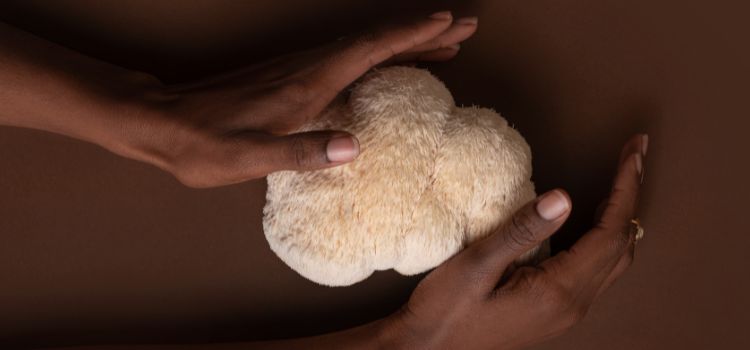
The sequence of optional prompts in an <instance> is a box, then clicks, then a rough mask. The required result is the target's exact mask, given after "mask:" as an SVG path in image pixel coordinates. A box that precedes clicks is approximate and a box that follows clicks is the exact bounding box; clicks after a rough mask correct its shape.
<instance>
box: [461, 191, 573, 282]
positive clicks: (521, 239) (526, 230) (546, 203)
mask: <svg viewBox="0 0 750 350" xmlns="http://www.w3.org/2000/svg"><path fill="white" fill-rule="evenodd" d="M570 208H571V201H570V198H569V197H568V195H567V193H565V191H563V190H561V189H555V190H552V191H549V192H547V193H545V194H543V195H542V196H539V197H537V198H536V199H535V200H533V201H531V202H529V203H528V204H526V205H525V206H523V207H522V208H521V209H520V210H518V211H517V212H516V213H515V214H514V215H513V216H512V217H511V219H510V220H508V221H507V222H506V223H505V224H504V225H503V226H501V227H500V228H499V229H498V230H497V231H496V232H495V233H493V234H492V235H490V236H488V237H486V238H485V239H483V240H481V241H479V242H476V243H474V244H472V245H470V246H469V247H468V248H467V249H466V250H464V251H463V252H461V254H459V255H458V256H457V257H456V259H453V260H452V261H451V263H452V264H453V265H454V266H456V267H458V268H459V269H462V270H464V273H461V274H459V275H464V276H470V277H471V279H472V281H471V282H472V283H478V284H479V286H480V290H481V291H483V292H487V291H491V290H492V289H494V288H495V286H496V285H497V283H498V281H499V280H500V278H501V277H502V275H503V272H504V271H505V270H506V269H507V267H508V266H509V265H510V264H511V263H512V262H513V261H515V260H516V259H518V258H519V257H520V256H521V255H523V254H524V253H526V252H528V251H529V250H531V249H533V248H535V247H536V246H538V245H539V244H541V243H542V242H543V241H544V240H545V239H547V238H548V237H549V236H551V235H552V234H553V233H555V231H557V230H558V229H559V228H560V226H561V225H562V224H563V222H565V220H566V219H567V217H568V215H569V213H570ZM466 269H468V273H466V271H465V270H466Z"/></svg>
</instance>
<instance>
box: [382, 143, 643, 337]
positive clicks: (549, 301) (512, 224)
mask: <svg viewBox="0 0 750 350" xmlns="http://www.w3.org/2000/svg"><path fill="white" fill-rule="evenodd" d="M642 140H643V141H642ZM645 149H646V146H645V139H644V138H642V135H636V136H635V137H633V138H632V139H631V140H630V141H629V142H628V143H627V144H626V146H625V148H624V149H623V151H622V156H621V157H620V159H621V160H620V163H619V166H618V172H617V175H616V177H615V180H614V184H613V187H612V191H611V194H610V197H609V200H608V201H607V205H606V208H605V210H604V213H603V214H602V216H601V219H600V220H599V221H598V222H597V223H596V225H595V226H594V227H593V228H592V229H591V230H589V231H588V232H587V233H586V234H584V235H583V236H582V237H581V238H580V239H579V241H578V242H577V243H576V244H575V245H574V246H573V247H571V248H570V249H569V250H567V251H563V252H560V253H558V254H557V255H555V256H553V257H551V258H549V259H547V260H545V261H543V262H542V263H540V264H538V265H536V266H524V267H521V268H518V269H517V270H515V271H513V272H512V273H511V274H510V276H509V277H508V278H507V280H503V279H502V276H504V274H505V273H506V270H507V268H508V266H509V265H510V264H511V263H512V262H513V261H514V260H515V259H516V258H518V257H519V256H520V255H522V254H523V253H525V252H527V251H528V250H530V249H532V248H533V247H535V246H537V245H538V244H539V243H541V242H542V241H544V240H545V239H547V238H548V237H549V236H550V235H552V234H553V233H554V232H555V231H556V230H557V229H559V228H560V226H562V224H563V223H564V222H565V220H566V219H567V217H568V215H569V213H570V208H571V205H570V198H568V196H567V195H566V194H565V193H564V191H561V190H554V191H550V192H548V193H546V194H544V195H542V196H540V197H539V198H537V200H534V201H531V202H530V203H528V204H527V205H526V206H525V207H523V208H521V209H520V210H519V211H518V212H517V213H516V214H515V216H514V217H513V219H512V220H510V221H509V222H508V224H507V225H505V226H503V227H501V228H499V229H498V230H497V232H495V233H494V234H492V235H490V236H488V237H487V238H485V239H483V240H481V241H479V242H475V243H473V244H472V245H470V246H469V247H468V248H467V249H465V250H464V251H462V252H460V253H459V254H457V255H455V256H454V257H453V258H451V259H449V260H448V261H447V262H445V263H444V264H443V265H441V266H439V267H438V268H437V269H435V270H434V271H432V272H431V273H430V274H429V275H428V276H427V277H425V278H424V279H423V280H422V282H421V283H420V284H419V285H418V286H417V288H416V289H415V291H414V293H413V294H412V296H411V298H410V300H409V302H408V303H407V304H406V305H405V306H404V307H403V308H402V310H401V311H400V312H398V313H396V314H394V315H393V316H391V317H390V318H386V319H384V320H382V321H381V324H382V325H384V326H382V327H383V328H382V329H384V331H382V333H381V334H385V335H384V336H383V337H382V339H384V342H387V343H389V344H393V347H396V348H398V347H403V348H408V349H458V348H460V349H519V348H523V347H526V346H528V345H531V344H534V343H537V342H540V341H542V340H545V339H548V338H550V337H554V336H556V335H559V334H561V333H562V332H564V331H566V330H567V329H569V328H570V327H572V326H573V325H575V324H576V323H577V322H578V321H579V320H581V318H583V317H584V315H585V314H586V311H587V310H588V309H589V307H590V305H591V304H592V303H593V302H594V300H595V299H596V297H597V296H599V295H600V294H601V293H602V292H603V291H604V290H606V289H607V288H608V287H609V286H610V285H611V284H612V283H613V282H614V281H615V280H616V279H617V278H618V277H619V276H620V275H622V273H623V272H624V271H625V269H626V268H627V267H628V266H629V265H630V264H631V263H632V261H633V256H634V247H635V237H634V234H633V232H632V231H631V223H630V220H631V219H632V218H633V217H634V216H635V214H636V206H637V202H638V190H639V187H640V179H641V173H642V166H643V164H642V155H645ZM554 208H557V210H553V209H554Z"/></svg>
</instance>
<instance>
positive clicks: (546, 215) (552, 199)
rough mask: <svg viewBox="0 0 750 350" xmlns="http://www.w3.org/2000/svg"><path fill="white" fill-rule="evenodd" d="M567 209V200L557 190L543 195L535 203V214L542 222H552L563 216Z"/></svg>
mask: <svg viewBox="0 0 750 350" xmlns="http://www.w3.org/2000/svg"><path fill="white" fill-rule="evenodd" d="M568 209H569V206H568V200H567V198H565V196H564V195H563V194H562V193H560V191H558V190H552V191H549V192H547V193H545V194H544V195H542V198H540V199H539V201H538V202H537V203H536V212H537V213H539V216H541V217H542V218H543V219H544V220H547V221H552V220H554V219H557V218H559V217H560V216H561V215H563V214H565V213H566V212H567V211H568Z"/></svg>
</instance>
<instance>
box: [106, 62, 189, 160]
mask: <svg viewBox="0 0 750 350" xmlns="http://www.w3.org/2000/svg"><path fill="white" fill-rule="evenodd" d="M121 81H122V84H121V86H123V88H122V90H121V91H118V92H117V93H115V94H113V95H108V96H104V97H103V98H102V99H101V100H102V101H103V102H102V103H103V104H104V105H105V107H104V109H105V110H106V112H104V113H105V114H106V115H109V116H111V118H104V122H105V123H108V124H109V125H102V127H101V128H100V129H99V130H98V132H97V133H96V134H97V135H98V136H97V139H96V140H94V142H95V143H97V144H99V145H100V146H102V147H104V148H106V149H107V150H109V151H111V152H113V153H115V154H118V155H121V156H123V157H126V158H131V159H134V160H138V161H142V162H146V163H149V164H152V165H155V166H157V167H159V168H162V169H164V170H169V166H170V162H171V159H172V158H173V154H174V153H175V152H178V150H177V147H176V146H177V145H179V144H180V142H179V141H178V140H184V139H185V137H186V136H185V134H186V133H187V132H188V131H189V128H187V127H186V126H185V125H183V124H181V123H179V120H178V118H174V117H172V116H171V113H170V108H169V106H170V105H171V104H172V103H173V102H175V101H176V100H177V99H178V96H176V95H173V94H169V93H168V92H167V91H166V88H165V86H164V85H163V84H162V83H161V82H160V81H158V80H157V79H156V78H154V77H152V76H150V75H147V74H144V73H140V72H129V73H126V74H125V75H124V76H123V77H122V78H121Z"/></svg>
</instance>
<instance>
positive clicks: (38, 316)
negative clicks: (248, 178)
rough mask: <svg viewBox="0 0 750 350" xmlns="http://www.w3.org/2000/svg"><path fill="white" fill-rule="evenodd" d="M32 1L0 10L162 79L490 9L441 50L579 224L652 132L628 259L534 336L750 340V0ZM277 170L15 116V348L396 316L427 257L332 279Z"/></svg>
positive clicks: (9, 291) (444, 70)
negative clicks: (274, 228)
mask: <svg viewBox="0 0 750 350" xmlns="http://www.w3.org/2000/svg"><path fill="white" fill-rule="evenodd" d="M312 3H313V2H303V1H291V2H281V1H255V2H250V1H247V2H237V1H231V0H223V1H210V0H203V1H145V0H138V1H90V2H89V1H56V2H45V1H18V2H3V3H2V4H1V5H0V20H3V21H6V22H8V23H11V24H14V25H16V26H19V27H21V28H24V29H26V30H28V31H31V32H33V33H36V34H37V35H40V36H43V37H46V38H48V39H50V40H54V41H56V42H59V43H62V44H64V45H67V46H69V47H72V48H74V49H77V50H79V51H82V52H85V53H88V54H91V55H94V56H97V57H100V58H102V59H106V60H109V61H112V62H115V63H118V64H121V65H125V66H127V67H131V68H137V69H142V70H146V71H149V72H152V73H155V74H157V75H159V76H160V77H162V78H163V79H165V80H168V81H180V80H188V79H191V78H195V77H198V76H202V75H205V74H210V73H211V72H215V71H221V70H224V69H227V68H232V67H236V66H238V65H241V64H243V63H248V62H253V61H256V60H259V59H262V58H266V57H271V56H274V55H277V54H280V53H284V52H289V51H293V50H298V49H302V48H305V47H309V46H311V45H315V44H316V43H321V42H325V41H328V40H331V39H334V38H336V37H338V36H341V35H343V34H347V33H350V32H352V31H355V30H361V29H363V28H365V27H367V26H369V25H372V24H374V23H377V22H380V21H385V20H388V19H392V18H394V17H399V16H406V15H409V14H412V13H426V11H428V10H440V9H444V8H450V9H454V10H456V11H458V13H459V14H476V15H479V16H480V26H479V27H480V29H479V31H478V33H477V35H476V36H475V37H474V38H472V39H471V40H469V41H467V42H466V43H465V44H464V45H463V48H462V52H461V54H460V56H459V57H458V58H456V59H455V60H453V61H452V62H449V63H444V64H439V65H434V66H431V69H432V70H433V71H434V72H435V73H436V74H437V75H439V76H440V77H441V78H442V79H443V80H444V81H445V82H446V84H447V85H448V87H449V88H450V89H451V90H452V91H453V92H454V95H455V97H456V99H457V101H458V102H459V103H463V104H479V105H482V106H487V107H494V108H496V109H497V110H499V111H501V112H502V113H503V114H504V115H505V117H506V118H507V119H509V120H510V121H511V122H512V123H513V124H514V125H515V126H516V127H517V128H518V129H519V130H520V131H521V133H522V134H523V135H525V136H526V138H527V140H528V142H529V143H530V145H531V147H532V150H533V152H534V156H535V158H534V167H535V170H534V180H535V181H536V183H537V186H538V190H539V191H544V190H547V189H550V188H552V187H556V186H561V187H564V188H566V189H568V191H569V192H570V193H571V195H572V198H573V201H574V207H575V208H574V213H573V218H572V219H571V221H570V222H569V223H568V224H566V226H565V227H564V229H563V232H561V233H560V234H559V235H558V238H557V239H556V241H555V242H556V244H557V246H558V247H560V246H565V244H566V242H569V241H571V240H572V239H575V237H576V235H577V234H578V232H581V231H582V230H584V229H585V228H586V227H587V226H588V225H589V223H590V221H591V218H592V215H593V210H594V207H595V206H596V204H597V202H598V200H599V199H600V198H601V197H602V196H603V195H604V194H605V193H606V192H607V191H608V186H609V182H610V176H611V175H612V171H613V167H614V163H615V160H616V155H617V154H618V152H619V147H620V145H621V144H622V143H623V142H624V141H625V140H626V138H627V137H628V136H629V135H631V134H632V133H634V132H637V131H647V132H648V133H649V134H650V136H651V144H650V146H649V155H648V157H647V159H646V163H645V169H646V170H645V172H646V180H645V183H646V184H645V188H644V190H643V191H644V193H643V196H642V198H643V200H642V206H641V210H640V216H641V218H642V221H643V223H644V226H645V227H646V238H645V240H644V241H643V242H642V243H641V244H640V245H639V246H638V251H637V258H636V261H635V263H634V265H633V266H632V268H631V269H630V270H629V271H628V272H627V273H626V274H625V276H624V277H623V278H622V279H621V280H620V281H619V282H618V283H617V284H615V285H614V287H613V288H612V289H611V290H610V291H609V292H608V293H606V294H605V295H604V296H603V297H602V298H601V299H600V300H599V302H598V303H597V304H596V305H595V306H594V307H593V308H592V309H591V311H590V313H589V315H588V316H587V318H586V319H585V320H584V321H583V322H582V323H581V324H580V325H579V326H577V327H575V328H574V329H573V330H572V331H571V332H569V333H568V334H566V335H564V336H562V337H560V338H558V339H555V340H553V341H550V342H547V343H545V344H542V345H540V346H538V347H537V348H538V349H648V348H653V349H664V348H683V349H704V348H713V347H718V346H726V347H731V348H750V342H749V341H748V340H747V337H746V334H744V332H745V331H746V328H747V326H748V324H750V316H748V314H749V313H748V311H750V307H749V306H750V305H748V304H749V303H748V298H747V295H750V282H748V279H747V275H748V274H747V272H746V268H747V266H748V257H747V255H746V252H747V250H748V245H749V243H750V235H749V234H750V230H748V229H747V228H746V226H745V218H746V217H747V216H748V215H747V214H746V213H745V211H746V210H748V209H749V208H750V206H749V205H747V204H746V203H747V202H746V198H748V196H750V190H749V187H750V186H748V184H747V181H748V175H750V174H749V172H748V164H747V162H748V156H747V150H749V149H750V140H749V138H748V137H747V131H746V130H748V128H747V127H748V123H747V122H746V119H747V117H748V107H747V106H746V105H745V103H746V102H745V101H747V98H748V96H747V95H748V88H747V81H748V80H747V78H748V77H749V76H748V72H749V71H750V69H748V68H750V65H749V64H748V62H750V60H748V58H750V55H748V52H747V50H746V48H747V34H748V33H750V30H749V29H750V28H749V26H748V25H747V24H743V21H744V20H746V18H745V17H746V16H745V14H747V13H748V9H747V8H741V7H740V5H739V4H732V3H729V2H727V3H721V2H711V3H710V4H709V3H707V4H703V5H700V4H689V3H685V2H683V1H600V0H597V1H593V0H592V1H588V0H587V1H577V2H560V1H551V0H550V1H533V2H528V1H492V0H484V1H468V2H467V1H464V2H460V3H459V2H457V1H456V2H453V3H450V2H446V1H442V2H434V1H433V2H430V3H431V4H428V1H419V2H410V5H408V6H405V5H403V4H399V3H400V2H399V1H369V2H361V3H359V4H353V3H352V2H349V1H334V0H329V1H316V2H314V4H315V5H312ZM264 191H265V183H264V181H256V182H250V183H246V184H242V185H236V186H230V187H224V188H218V189H212V190H192V189H188V188H185V187H182V186H180V185H179V184H178V183H177V182H176V181H175V180H174V179H172V178H171V177H170V176H169V175H168V174H165V173H162V172H160V171H158V170H156V169H155V168H152V167H149V166H146V165H143V164H140V163H136V162H133V161H129V160H125V159H121V158H118V157H116V156H113V155H111V154H109V153H107V152H106V151H103V150H102V149H99V148H97V147H96V146H93V145H89V144H85V143H82V142H78V141H75V140H71V139H67V138H64V137H60V136H56V135H52V134H48V133H43V132H37V131H30V130H21V129H13V128H0V242H1V243H0V347H3V345H6V347H33V346H52V345H66V344H94V343H138V342H207V341H228V340H249V339H259V338H268V337H285V336H299V335H305V334H315V333H320V332H326V331H331V330H334V329H339V328H341V327H348V326H352V325H355V324H359V323H363V322H366V321H367V320H370V319H373V318H376V317H381V316H384V315H386V314H388V313H390V312H391V311H393V310H394V309H395V308H396V307H398V306H399V305H400V304H401V303H402V302H403V301H404V300H405V299H406V298H407V296H408V294H409V291H410V289H411V288H412V287H413V286H414V285H415V283H416V282H417V280H418V279H417V278H405V277H401V276H398V275H396V274H394V273H391V272H381V273H377V274H375V275H374V276H373V277H372V278H370V279H368V280H367V281H365V282H363V283H361V284H358V285H356V286H353V287H350V288H335V289H334V288H326V287H321V286H317V285H315V284H313V283H311V282H308V281H306V280H304V279H303V278H301V277H299V276H297V275H296V274H295V273H294V272H292V271H291V270H290V269H288V268H287V267H286V266H285V265H283V264H282V263H281V262H280V261H279V260H278V259H277V258H276V257H275V256H274V255H273V253H272V252H270V250H269V249H268V247H267V244H266V242H265V239H264V237H263V235H262V231H261V226H260V219H261V208H262V206H263V197H264Z"/></svg>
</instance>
